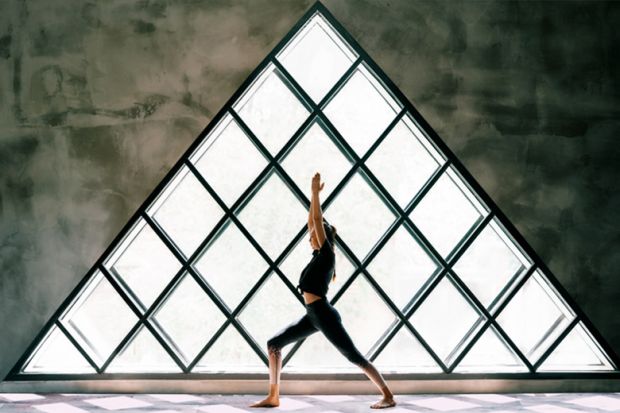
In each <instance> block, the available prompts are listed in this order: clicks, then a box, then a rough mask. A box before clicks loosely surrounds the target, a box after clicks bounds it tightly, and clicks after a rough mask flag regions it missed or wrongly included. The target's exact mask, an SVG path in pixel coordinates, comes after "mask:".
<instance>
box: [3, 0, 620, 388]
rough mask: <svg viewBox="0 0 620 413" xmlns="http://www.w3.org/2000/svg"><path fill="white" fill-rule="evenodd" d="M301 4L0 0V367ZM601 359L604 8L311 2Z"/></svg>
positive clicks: (613, 41) (612, 300) (613, 289)
mask: <svg viewBox="0 0 620 413" xmlns="http://www.w3.org/2000/svg"><path fill="white" fill-rule="evenodd" d="M311 4H312V1H308V0H306V1H301V0H300V1H292V0H291V1H284V0H279V1H274V0H252V1H249V0H247V1H235V2H228V1H184V0H151V1H149V0H140V1H129V0H124V1H120V0H113V1H105V2H95V1H84V0H63V1H48V0H2V1H0V326H1V334H0V377H4V375H5V374H6V373H7V372H8V370H9V369H10V367H12V365H13V364H14V363H15V361H16V360H17V358H18V357H19V356H20V355H21V354H22V352H23V351H24V349H25V348H26V346H27V345H28V344H29V343H30V342H31V340H32V339H33V337H34V336H35V335H36V333H37V332H38V331H39V330H40V329H41V327H42V326H43V324H44V323H45V322H46V321H47V320H48V318H49V317H50V316H51V314H52V313H53V312H54V311H55V310H56V309H57V307H58V306H59V304H60V303H61V302H62V300H63V299H64V298H65V297H66V295H67V294H68V293H69V292H70V291H71V290H72V289H73V287H74V286H75V285H76V284H77V283H78V281H79V280H80V279H81V278H82V277H83V275H84V274H85V273H86V271H87V270H88V269H89V268H90V266H91V264H92V263H93V262H94V261H95V260H96V259H97V258H98V257H99V256H100V254H101V253H102V252H103V250H104V249H105V248H106V247H107V245H108V244H109V242H110V241H111V240H112V238H113V237H114V236H115V235H116V234H117V233H118V231H119V230H120V228H121V227H122V226H123V225H124V224H125V222H126V221H127V219H128V218H129V217H130V216H131V215H132V214H133V212H134V211H135V209H136V208H137V207H138V206H139V205H140V204H141V203H142V201H143V200H144V198H145V197H146V196H147V195H148V194H149V193H150V192H151V190H152V188H153V187H154V186H155V185H156V184H157V183H158V182H159V181H160V180H161V178H162V177H163V176H164V175H165V173H166V172H167V171H168V170H169V168H170V167H171V165H172V164H173V163H174V162H175V161H176V160H177V159H178V158H179V156H180V155H181V154H182V153H183V152H184V150H185V149H186V148H187V147H188V146H189V145H190V143H191V142H192V141H193V139H194V138H195V137H196V136H197V134H198V133H199V132H200V131H201V130H202V129H203V127H204V126H205V125H206V124H207V123H208V122H209V121H210V119H211V118H212V116H213V115H214V114H215V113H217V112H218V111H219V110H220V108H221V107H222V105H223V104H224V103H225V102H226V100H228V98H229V97H230V95H231V94H232V93H233V92H234V91H235V90H236V89H237V87H238V86H239V85H240V83H241V82H242V81H243V80H244V79H245V78H246V77H247V76H248V74H249V73H250V72H251V71H252V70H253V69H254V68H255V66H256V65H257V64H258V63H259V62H260V60H262V59H263V57H264V56H265V55H266V54H267V53H268V52H269V51H270V50H271V49H272V48H273V47H274V46H275V45H276V43H277V42H278V41H279V40H280V39H281V38H282V37H283V36H284V35H285V34H286V32H287V31H288V30H289V28H290V27H291V26H292V25H293V24H294V23H295V22H296V21H297V19H298V18H299V17H300V16H301V15H302V14H303V13H304V11H305V10H306V9H307V8H308V7H310V5H311ZM324 4H325V5H326V6H327V7H328V8H329V9H330V10H331V11H332V13H333V14H334V15H335V16H336V18H338V19H339V20H340V21H341V23H342V24H343V25H344V26H345V27H346V28H347V29H348V30H349V31H350V32H351V34H352V35H353V36H354V37H355V38H356V39H357V40H358V41H359V43H360V44H361V45H362V47H364V48H365V49H366V51H367V52H368V53H369V54H370V55H371V56H372V57H373V58H374V59H375V60H376V61H377V63H378V64H379V65H380V66H381V67H382V68H383V69H384V71H385V72H386V73H387V75H388V76H390V77H391V79H392V80H393V81H394V82H395V83H396V84H397V85H398V86H399V87H400V88H401V90H402V91H403V93H404V94H405V95H406V96H408V97H409V98H410V100H411V101H412V102H413V104H414V105H415V106H416V107H417V108H418V110H419V111H420V112H421V113H422V115H423V116H424V117H425V118H426V119H427V120H428V122H429V123H430V124H431V125H432V126H433V127H434V128H435V129H436V131H437V132H438V133H439V135H440V136H442V137H443V139H444V140H445V141H446V142H447V144H448V146H449V147H450V148H451V149H452V150H453V151H454V152H455V153H456V155H457V156H458V157H459V158H460V159H461V160H462V161H463V163H464V164H465V166H466V167H467V168H469V170H470V171H471V173H472V174H473V175H474V177H475V178H476V179H477V180H478V181H479V182H480V184H481V185H482V187H483V188H485V190H486V191H487V192H488V193H489V195H490V196H491V197H492V198H493V199H494V200H495V201H496V202H497V204H498V205H499V206H500V208H501V209H502V210H503V211H504V212H505V214H506V215H507V216H508V217H509V218H510V219H511V220H512V222H513V223H514V224H515V225H516V227H517V228H518V230H519V231H520V232H521V233H522V234H523V235H524V237H525V238H526V239H527V240H528V241H529V242H530V244H531V245H532V246H533V248H534V249H535V250H536V251H537V252H538V253H539V255H540V256H541V257H542V259H543V260H544V261H545V262H546V263H547V264H548V266H549V267H550V268H551V270H552V271H553V272H554V273H555V274H556V275H557V277H558V278H559V279H560V281H561V282H562V283H563V285H564V286H565V287H566V288H567V289H568V291H569V293H570V294H571V295H572V296H573V297H574V298H575V299H576V301H577V302H578V304H579V305H580V306H581V307H582V309H583V310H584V311H585V312H586V314H587V315H588V316H589V317H590V318H591V320H592V321H593V322H594V324H595V325H596V326H597V327H598V328H599V329H600V331H601V332H602V334H603V335H604V336H605V337H606V338H607V340H608V341H609V342H610V343H611V345H612V346H613V347H614V348H615V349H616V352H620V317H618V316H617V314H618V311H619V310H620V308H619V307H618V304H617V303H618V300H619V299H620V277H618V274H617V270H616V268H617V267H618V265H619V264H620V230H619V229H618V225H617V223H618V222H619V219H620V195H618V189H620V179H619V178H620V168H619V166H618V165H620V145H618V143H617V138H618V132H619V131H620V120H619V114H620V113H619V112H620V110H619V108H620V99H619V92H620V87H619V86H620V85H619V83H618V81H619V77H618V74H619V73H620V67H619V64H620V63H619V62H620V61H619V60H617V59H615V58H614V54H615V53H616V51H617V50H618V37H619V34H618V31H617V30H616V23H617V22H618V21H620V3H604V2H576V1H575V2H544V1H542V2H533V1H523V2H518V1H515V2H508V1H506V2H495V1H489V2H484V1H439V2H429V1H412V0H383V1H359V0H358V1H352V0H351V1H329V0H326V1H325V2H324Z"/></svg>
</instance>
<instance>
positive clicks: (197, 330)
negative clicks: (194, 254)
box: [154, 274, 226, 364]
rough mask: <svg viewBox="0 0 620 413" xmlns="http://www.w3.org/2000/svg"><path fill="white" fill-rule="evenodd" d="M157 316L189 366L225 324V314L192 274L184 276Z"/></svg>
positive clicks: (157, 319)
mask: <svg viewBox="0 0 620 413" xmlns="http://www.w3.org/2000/svg"><path fill="white" fill-rule="evenodd" d="M154 317H155V320H156V321H157V323H158V324H159V326H161V327H162V328H163V330H164V332H165V334H166V335H167V336H168V337H169V338H170V340H172V341H173V342H174V343H175V344H176V346H177V347H178V348H179V349H180V350H181V352H182V355H183V357H184V358H185V361H186V364H189V363H190V362H191V361H192V360H193V359H194V357H196V355H197V354H198V352H199V351H200V350H201V349H202V348H203V347H204V346H205V344H207V342H208V341H209V339H210V338H211V336H213V334H214V333H215V332H216V331H217V329H218V328H220V326H221V325H222V324H223V323H224V321H226V317H225V316H224V314H222V312H221V311H220V309H219V308H218V307H217V306H216V305H215V304H214V303H213V301H211V299H210V298H209V296H208V295H207V294H206V293H205V292H204V290H203V289H202V288H201V287H200V286H199V285H198V283H197V282H196V280H194V279H193V278H192V277H191V276H190V275H189V274H185V275H184V276H183V278H182V280H181V282H180V283H179V284H177V286H176V287H175V288H174V290H173V291H172V293H171V294H170V295H169V296H168V297H167V298H166V301H164V303H163V305H162V306H161V307H160V308H159V309H158V310H157V312H156V313H155V316H154Z"/></svg>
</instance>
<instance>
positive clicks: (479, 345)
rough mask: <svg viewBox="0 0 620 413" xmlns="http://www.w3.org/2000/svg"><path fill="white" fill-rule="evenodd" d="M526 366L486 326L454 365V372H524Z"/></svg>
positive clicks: (495, 333)
mask: <svg viewBox="0 0 620 413" xmlns="http://www.w3.org/2000/svg"><path fill="white" fill-rule="evenodd" d="M526 371H527V367H526V366H525V364H523V362H522V361H521V359H519V356H517V355H516V354H515V353H514V352H513V351H512V350H511V349H510V348H509V347H508V345H507V344H506V343H505V342H504V340H502V339H501V338H500V336H499V334H498V333H497V331H495V328H493V327H489V328H487V329H486V330H485V331H484V333H482V336H480V338H479V339H478V341H476V343H475V344H474V345H473V347H472V348H471V349H470V350H469V351H468V352H467V354H465V356H464V357H463V359H462V360H461V361H460V362H459V364H458V365H457V366H456V367H455V369H454V372H456V373H492V372H507V373H517V372H526Z"/></svg>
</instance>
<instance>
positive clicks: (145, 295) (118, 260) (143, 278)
mask: <svg viewBox="0 0 620 413" xmlns="http://www.w3.org/2000/svg"><path fill="white" fill-rule="evenodd" d="M105 267H106V268H107V269H108V271H110V272H111V273H112V274H113V275H115V276H116V277H117V278H119V279H120V280H122V282H123V283H124V284H126V285H127V286H128V287H129V290H130V292H131V293H132V294H134V295H135V296H136V297H137V298H138V300H139V301H140V304H142V306H143V309H146V308H148V307H149V306H150V305H151V304H152V303H153V301H155V298H157V296H158V295H159V294H160V293H161V292H162V291H163V289H164V287H165V286H166V285H167V284H168V283H169V282H170V280H172V277H174V275H175V274H176V273H177V272H178V271H179V270H180V269H181V263H180V262H179V260H177V259H176V257H175V256H174V255H173V254H172V252H170V250H169V249H168V247H167V246H166V245H165V244H164V243H163V241H162V240H161V239H160V238H159V237H158V236H157V234H155V232H154V231H153V230H152V229H151V227H150V226H149V225H148V224H147V223H146V221H145V220H144V219H142V218H140V219H139V220H138V222H137V223H136V225H134V227H133V228H132V229H131V231H129V233H128V235H127V236H126V237H125V238H124V239H123V241H122V242H121V243H120V245H119V246H118V247H117V248H116V250H115V251H114V252H113V253H112V255H111V256H110V257H109V258H108V259H107V260H106V262H105Z"/></svg>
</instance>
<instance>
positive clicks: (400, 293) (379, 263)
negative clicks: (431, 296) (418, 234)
mask: <svg viewBox="0 0 620 413" xmlns="http://www.w3.org/2000/svg"><path fill="white" fill-rule="evenodd" d="M367 268H368V272H369V273H370V275H372V276H373V277H374V278H375V280H376V281H377V283H379V285H380V286H381V288H383V289H384V290H385V292H386V293H387V294H388V295H389V296H390V298H391V299H392V301H394V303H395V304H396V305H397V306H398V307H399V308H400V309H401V310H405V308H406V307H408V304H409V303H411V302H412V300H413V298H414V297H415V296H416V295H417V294H418V293H419V292H421V289H422V287H423V286H424V285H425V284H426V283H427V282H428V280H429V279H430V278H431V276H432V275H433V274H434V273H435V272H436V271H437V270H438V269H439V266H438V265H437V263H436V262H435V261H434V260H433V259H432V258H431V257H430V256H429V254H428V253H427V252H426V251H425V250H424V249H422V247H421V246H420V244H419V243H418V242H417V241H416V239H415V238H414V237H413V235H412V234H411V233H410V232H409V231H407V230H406V229H405V228H404V227H403V226H400V227H399V228H398V229H397V230H396V232H395V233H394V234H392V236H391V237H390V239H389V240H388V241H387V243H386V244H385V246H384V247H383V248H382V249H381V251H379V253H378V254H377V255H376V256H375V257H374V258H373V260H372V261H371V262H370V264H369V265H368V267H367Z"/></svg>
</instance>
